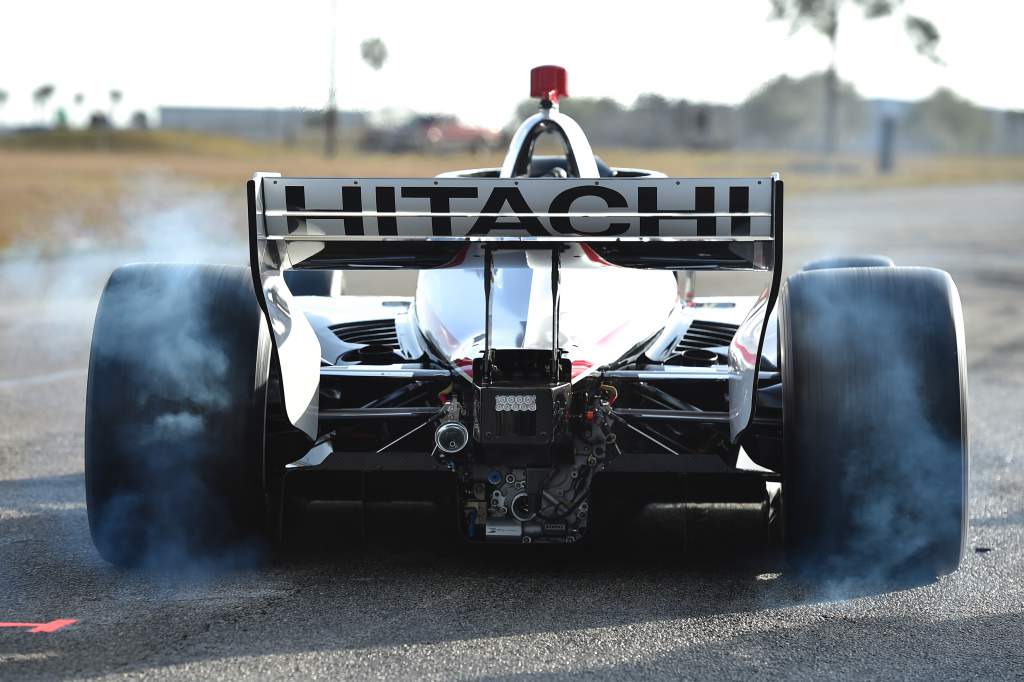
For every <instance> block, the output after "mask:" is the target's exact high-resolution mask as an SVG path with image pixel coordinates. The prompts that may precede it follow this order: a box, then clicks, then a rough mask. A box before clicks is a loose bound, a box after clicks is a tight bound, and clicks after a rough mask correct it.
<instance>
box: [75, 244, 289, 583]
mask: <svg viewBox="0 0 1024 682" xmlns="http://www.w3.org/2000/svg"><path fill="white" fill-rule="evenodd" d="M270 358H271V343H270V335H269V332H268V329H267V325H266V322H265V318H264V316H263V313H262V311H261V310H260V309H259V306H258V304H257V301H256V297H255V295H254V294H253V279H252V276H251V274H250V271H249V268H245V267H230V266H212V265H183V264H182V265H178V264H145V265H128V266H125V267H121V268H118V269H117V270H115V271H114V273H113V274H112V275H111V276H110V280H109V281H108V282H107V286H106V288H105V289H104V291H103V295H102V297H101V298H100V303H99V307H98V309H97V312H96V322H95V326H94V329H93V338H92V349H91V354H90V358H89V384H88V389H87V395H86V417H85V485H86V501H87V507H88V515H89V529H90V531H91V534H92V539H93V543H94V544H95V545H96V549H97V550H98V551H99V553H100V555H101V556H102V557H103V558H104V559H106V560H107V561H109V562H111V563H114V564H117V565H124V566H137V565H160V566H164V565H167V564H168V563H171V564H173V563H175V562H177V561H182V560H191V559H193V558H197V557H204V558H206V557H211V556H215V555H220V556H231V557H232V558H239V557H242V558H245V557H249V556H251V555H253V554H254V553H256V552H261V551H262V543H261V539H262V537H263V530H264V528H265V521H266V501H265V495H264V490H265V475H266V469H265V459H264V448H265V444H264V437H265V425H266V406H267V377H268V374H269V368H270Z"/></svg>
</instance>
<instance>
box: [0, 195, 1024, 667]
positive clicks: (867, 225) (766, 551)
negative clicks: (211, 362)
mask: <svg viewBox="0 0 1024 682" xmlns="http://www.w3.org/2000/svg"><path fill="white" fill-rule="evenodd" d="M787 208H788V211H787V223H786V228H787V244H786V247H787V248H786V256H787V267H786V269H787V270H792V269H794V268H795V267H796V266H797V265H798V264H799V263H800V262H801V261H803V260H804V259H806V258H809V257H813V256H818V255H825V254H836V253H851V252H885V253H888V254H889V255H891V256H893V257H894V258H895V259H896V260H897V262H899V263H903V264H916V265H930V266H936V267H941V268H944V269H946V270H948V271H949V272H950V273H951V274H952V275H953V277H954V279H955V280H956V282H957V284H958V285H959V288H960V293H961V296H962V299H963V302H964V306H965V316H966V325H967V340H968V350H969V377H970V432H971V446H972V472H971V512H970V523H971V526H970V537H969V549H968V553H967V556H966V558H965V560H964V563H963V566H962V568H961V569H960V571H959V572H957V573H956V574H954V575H952V576H950V577H947V578H944V579H942V580H939V581H937V582H934V583H931V584H927V585H919V586H909V587H908V586H898V585H886V584H877V583H872V582H867V583H862V582H842V581H839V582H833V581H827V582H824V583H818V582H814V583H810V582H805V581H801V580H798V579H796V578H792V577H789V576H787V575H786V574H785V573H783V572H782V563H781V560H780V559H781V558H780V556H779V553H778V552H777V551H776V550H774V549H772V547H771V545H770V544H769V543H768V541H767V539H766V537H765V533H764V531H763V528H762V526H761V524H760V516H759V512H758V511H757V510H756V509H744V508H738V507H718V508H696V507H694V508H686V509H669V510H660V511H657V512H652V513H651V514H650V515H648V516H647V517H646V518H645V519H642V520H641V521H640V522H639V524H638V526H637V530H636V532H635V533H634V534H633V535H632V538H633V541H632V542H628V543H624V544H622V545H614V546H606V547H603V548H601V547H598V548H594V549H589V550H587V549H582V548H572V550H571V551H564V550H563V551H550V552H543V551H533V550H536V549H538V548H510V550H511V551H479V550H466V549H458V548H453V547H452V546H451V545H450V544H446V543H445V542H444V541H443V540H442V539H441V538H440V537H439V534H438V533H437V532H436V531H435V530H434V529H435V527H436V526H437V524H436V523H435V519H434V517H433V516H432V514H431V512H430V511H429V509H422V508H412V509H404V510H403V509H391V508H384V509H378V510H371V512H372V513H371V514H370V517H369V526H368V527H369V532H368V537H367V539H366V540H365V541H360V539H359V538H358V536H356V535H355V534H354V533H353V532H351V528H352V523H351V518H349V516H347V515H346V514H347V513H348V512H345V511H324V512H323V513H322V514H319V515H315V514H314V515H311V516H312V517H313V518H311V519H310V520H309V523H310V524H311V525H312V530H313V532H312V533H311V538H310V539H307V541H305V542H304V543H300V546H299V548H298V549H296V550H295V551H294V552H293V553H291V554H288V555H285V556H279V557H272V558H269V559H266V560H263V561H256V562H251V561H248V559H240V560H239V561H238V562H237V563H236V564H233V565H210V564H200V563H193V564H184V565H174V566H168V567H165V568H160V567H158V568H155V569H151V570H148V571H143V572H137V571H136V572H133V571H125V570H119V569H115V568H113V567H111V566H109V565H107V564H105V563H104V562H103V561H102V560H101V559H100V558H99V557H98V556H97V554H96V553H95V551H94V550H93V548H92V545H91V543H90V540H89V536H88V529H87V526H86V512H85V501H84V490H83V479H82V424H83V412H84V406H83V402H84V392H85V380H86V374H85V367H86V363H87V357H88V344H89V334H90V327H91V320H92V315H93V312H94V309H95V298H94V297H95V294H96V292H97V290H98V287H99V286H100V285H101V283H102V279H103V273H104V272H106V271H108V270H109V267H110V266H112V265H114V264H116V262H117V261H119V260H126V259H128V258H129V257H128V256H122V255H118V254H113V255H107V256H104V257H95V256H93V257H88V258H87V257H82V258H75V259H68V260H66V261H56V262H51V261H40V262H26V261H25V260H24V259H21V258H19V259H16V260H14V261H8V262H7V263H6V264H4V265H3V266H2V267H0V284H2V285H3V291H4V297H3V299H2V300H0V405H2V409H0V621H2V622H27V623H52V622H53V621H56V620H59V619H73V620H74V621H75V622H74V623H73V624H67V625H64V626H63V627H60V625H61V624H60V623H54V624H53V625H51V626H50V627H49V628H47V627H43V628H36V629H42V630H54V631H52V632H45V631H43V632H33V631H31V628H29V627H0V679H4V680H12V679H54V678H71V677H75V678H77V677H108V676H109V677H117V678H123V677H132V678H143V677H145V678H165V677H183V678H202V679H221V678H223V679H237V678H283V677H293V678H303V679H305V678H327V677H330V678H340V679H349V678H356V679H365V678H390V679H403V678H414V679H432V678H446V679H452V678H457V679H518V678H534V677H537V678H542V679H547V678H567V677H575V676H585V677H587V678H609V679H616V680H618V679H630V678H644V679H652V678H666V679H681V678H694V679H717V678H733V679H736V678H762V679H768V678H772V677H785V678H790V677H793V678H815V679H821V678H833V677H843V678H865V677H869V678H887V679H888V678H919V679H936V678H940V677H941V678H946V679H964V678H985V679H995V678H1021V677H1024V615H1022V613H1024V561H1022V560H1024V496H1022V493H1021V491H1022V486H1024V473H1022V471H1024V402H1022V397H1024V393H1022V384H1024V323H1022V320H1024V297H1022V294H1024V268H1022V266H1021V262H1022V256H1024V187H1022V186H1019V185H993V186H984V187H963V188H949V187H937V188H929V189H905V190H886V191H878V192H871V193H852V194H836V195H828V196H815V197H806V198H801V197H798V196H797V197H793V198H791V199H790V200H789V202H788V207H787ZM97 273H98V274H97ZM702 283H704V284H706V283H707V280H703V282H702V281H698V286H699V287H700V286H701V285H702ZM923 350H924V351H925V352H926V341H925V348H924V349H923ZM524 549H529V550H531V551H526V552H524V551H521V550H524Z"/></svg>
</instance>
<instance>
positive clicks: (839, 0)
mask: <svg viewBox="0 0 1024 682" xmlns="http://www.w3.org/2000/svg"><path fill="white" fill-rule="evenodd" d="M844 1H845V0H770V2H771V4H772V18H773V19H785V20H787V21H789V22H790V25H791V26H792V30H793V31H797V30H798V29H800V28H801V27H803V26H805V25H810V26H811V27H813V28H814V30H816V31H818V32H819V33H821V34H822V35H823V36H825V37H826V38H828V42H829V46H830V47H831V48H832V56H831V59H830V61H829V65H828V70H826V71H825V135H824V139H823V140H822V143H823V144H822V149H823V151H824V152H825V154H831V153H833V152H835V151H836V148H837V147H838V133H839V122H838V117H839V116H838V115H839V106H838V103H839V78H838V76H837V75H836V38H837V37H838V34H839V13H840V8H841V7H842V5H843V3H844ZM849 2H852V3H853V4H854V5H857V6H858V7H859V8H860V9H861V11H862V12H863V14H864V17H865V18H866V19H878V18H881V17H887V16H890V15H892V14H894V13H895V12H896V10H898V9H900V8H901V6H902V5H903V0H849ZM903 25H904V28H905V29H906V31H907V34H908V36H909V37H910V40H911V42H913V44H914V48H915V49H916V50H917V51H918V53H919V54H922V55H924V56H925V57H927V58H929V59H931V60H932V61H934V62H940V60H939V58H938V56H937V55H936V54H935V48H936V46H938V44H939V31H938V29H937V28H935V25H934V24H932V23H931V22H930V21H928V20H927V19H924V18H922V17H918V16H914V15H911V14H907V13H906V12H904V13H903Z"/></svg>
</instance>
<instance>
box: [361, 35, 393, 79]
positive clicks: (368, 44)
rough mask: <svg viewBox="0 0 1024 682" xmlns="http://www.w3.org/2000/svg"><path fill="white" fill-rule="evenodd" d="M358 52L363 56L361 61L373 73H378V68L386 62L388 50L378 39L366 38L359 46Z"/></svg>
mask: <svg viewBox="0 0 1024 682" xmlns="http://www.w3.org/2000/svg"><path fill="white" fill-rule="evenodd" d="M359 51H360V52H361V53H362V55H363V61H364V62H366V63H367V64H369V65H370V67H371V68H372V69H373V70H374V71H380V67H382V66H384V62H386V61H387V60H388V48H387V46H386V45H384V41H383V40H381V39H380V38H367V39H366V40H364V41H363V44H362V45H360V46H359Z"/></svg>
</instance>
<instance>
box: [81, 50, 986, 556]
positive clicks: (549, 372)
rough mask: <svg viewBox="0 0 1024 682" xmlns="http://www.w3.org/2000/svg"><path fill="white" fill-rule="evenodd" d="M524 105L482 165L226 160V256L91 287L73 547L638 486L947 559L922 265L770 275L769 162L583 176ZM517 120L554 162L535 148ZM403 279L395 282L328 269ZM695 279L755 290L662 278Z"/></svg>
mask: <svg viewBox="0 0 1024 682" xmlns="http://www.w3.org/2000/svg"><path fill="white" fill-rule="evenodd" d="M531 92H532V96H534V97H536V98H537V99H538V101H539V110H538V111H537V113H536V114H534V115H533V116H531V117H530V118H528V119H527V120H525V121H524V122H523V123H522V125H521V126H520V127H519V129H518V131H517V132H516V133H515V135H514V137H513V139H512V140H511V143H510V146H509V149H508V152H507V155H506V156H505V159H504V162H503V164H502V166H501V167H500V168H478V169H470V170H463V171H453V172H450V173H445V174H443V175H440V176H437V177H434V178H416V179H413V178H364V177H346V178H313V177H283V176H281V175H279V174H276V173H262V172H261V173H256V174H255V176H254V177H253V179H252V180H251V181H249V183H248V185H247V199H248V207H249V254H248V265H244V266H210V265H183V264H141V265H128V266H124V267H121V268H119V269H117V270H116V271H115V272H114V273H113V274H112V275H111V277H110V280H109V282H108V284H107V286H106V289H105V290H104V292H103V295H102V298H101V300H100V303H99V307H98V311H97V314H96V321H95V327H94V335H93V341H92V351H91V357H90V364H89V382H88V392H87V393H88V394H87V409H86V431H85V472H86V489H87V498H88V512H89V523H90V529H91V532H92V537H93V540H94V543H95V545H96V547H97V549H98V550H99V553H100V554H101V555H102V556H103V557H104V558H105V559H107V560H108V561H111V562H113V563H115V564H121V565H138V564H140V563H145V562H147V561H150V560H152V556H153V552H154V548H157V547H166V546H168V544H170V545H171V546H174V547H177V548H179V549H181V550H183V551H189V552H192V551H195V552H208V551H214V552H215V551H222V550H224V549H226V548H231V547H236V546H238V545H239V543H242V542H249V541H252V540H254V539H259V538H270V539H274V540H281V539H283V538H284V536H285V535H286V532H287V528H288V524H287V523H285V520H286V516H287V513H288V510H289V509H291V508H292V505H291V504H290V502H292V501H295V500H353V501H367V500H430V501H434V502H436V503H438V504H439V506H440V508H441V509H444V510H448V511H450V512H451V513H450V514H448V513H445V514H441V515H439V516H438V517H437V518H438V519H439V521H438V522H439V523H450V524H451V526H452V528H453V529H455V530H456V531H457V534H458V535H459V537H461V538H463V539H464V540H465V541H467V542H469V543H479V544H500V543H516V544H562V545H569V544H575V543H580V542H584V541H589V540H590V539H591V538H593V537H595V536H596V537H600V535H601V532H602V529H603V528H606V527H611V526H612V525H614V524H615V523H617V522H619V521H622V520H623V519H624V518H626V517H628V516H629V515H630V514H631V513H634V512H635V511H636V510H637V509H639V508H641V507H642V506H643V505H646V504H649V503H654V502H658V503H662V502H718V501H724V502H748V503H755V504H756V503H760V504H761V505H762V508H763V509H764V510H765V517H766V522H767V523H768V524H769V525H770V527H771V528H773V529H775V530H776V531H778V535H779V536H780V537H781V538H783V540H784V542H785V546H786V548H787V551H788V555H789V556H790V557H792V558H793V559H794V560H795V562H796V563H795V564H794V565H807V566H816V567H831V568H832V569H834V570H839V571H843V572H856V571H857V570H859V569H860V568H864V567H870V566H875V565H877V564H878V563H879V562H881V561H883V560H884V561H885V562H887V564H889V565H891V564H892V563H893V561H894V560H893V556H894V555H895V556H896V557H897V561H898V563H899V565H900V566H908V567H913V568H914V569H915V570H920V571H924V572H926V573H928V574H930V575H933V576H935V575H941V574H944V573H948V572H951V571H954V570H956V568H957V567H958V565H959V562H960V559H961V555H962V552H963V547H964V538H965V523H966V521H965V519H966V513H967V475H968V444H967V428H966V417H965V415H966V390H965V385H966V384H965V382H966V380H965V376H966V373H965V362H964V352H965V351H964V338H963V322H962V317H961V308H960V302H959V298H958V294H957V291H956V288H955V285H954V284H953V282H952V280H951V278H950V277H949V275H948V274H946V273H944V272H941V271H939V270H934V269H928V268H914V267H896V266H895V265H893V263H892V261H891V260H889V259H887V258H884V257H852V258H833V259H829V260H825V261H819V262H815V263H812V264H809V265H808V267H806V268H805V269H804V270H803V271H801V272H798V273H796V274H794V275H792V276H790V277H789V278H788V279H787V280H786V282H785V285H783V278H782V255H783V250H782V239H783V220H782V216H783V182H782V180H781V178H780V177H779V175H778V174H768V175H764V176H763V177H755V178H697V179H694V178H673V177H666V176H665V175H664V174H662V173H659V172H656V171H652V170H641V169H635V168H615V167H609V166H607V165H606V164H604V163H603V162H602V161H601V160H600V159H599V158H598V157H597V156H595V154H594V152H593V150H592V149H591V146H590V144H589V142H588V140H587V137H586V135H585V134H584V132H583V131H582V130H581V129H580V127H579V126H578V125H577V124H576V123H575V122H574V121H573V120H572V119H571V118H569V117H568V116H566V115H565V114H563V113H561V112H560V111H559V108H558V103H559V99H560V98H564V97H566V96H567V94H568V88H567V77H566V73H565V71H564V69H561V68H559V67H552V66H546V67H538V68H537V69H534V70H533V72H532V73H531ZM544 135H550V136H552V137H554V138H555V140H557V141H560V142H561V144H562V147H563V148H564V154H562V155H558V156H540V155H535V154H534V149H535V145H536V143H537V141H538V139H539V138H541V136H544ZM404 269H415V270H418V271H419V274H418V282H417V286H416V292H415V295H414V296H412V297H399V296H355V295H345V294H344V293H343V291H342V286H341V285H340V284H339V282H341V280H340V279H339V277H338V273H340V272H342V271H346V270H385V271H395V270H404ZM722 271H743V272H753V273H760V277H761V278H762V280H763V290H762V291H761V293H760V295H757V292H756V291H754V292H752V295H750V296H706V295H694V292H693V287H692V282H693V279H692V278H693V274H694V273H708V272H722ZM677 273H683V275H682V277H683V280H684V281H686V282H688V283H689V285H688V286H686V287H685V288H684V295H683V296H680V283H679V280H678V279H677ZM701 278H702V285H703V284H704V283H706V282H707V281H712V279H713V278H712V277H711V276H710V275H704V274H702V275H701ZM705 278H706V279H705ZM396 532H399V530H398V529H396ZM894 546H895V547H898V549H894ZM157 556H162V555H161V554H159V553H157ZM801 562H803V563H802V564H801Z"/></svg>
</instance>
